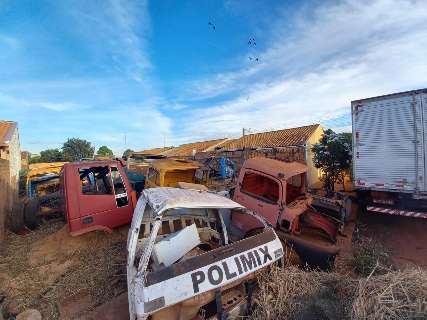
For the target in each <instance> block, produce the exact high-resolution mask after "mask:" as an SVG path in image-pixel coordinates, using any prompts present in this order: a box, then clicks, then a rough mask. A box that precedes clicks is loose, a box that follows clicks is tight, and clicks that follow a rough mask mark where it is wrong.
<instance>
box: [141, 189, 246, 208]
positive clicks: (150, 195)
mask: <svg viewBox="0 0 427 320" xmlns="http://www.w3.org/2000/svg"><path fill="white" fill-rule="evenodd" d="M143 193H144V197H145V198H146V199H147V202H148V204H149V205H150V207H152V208H153V209H154V211H155V212H156V214H157V215H161V214H162V212H164V211H165V210H167V209H170V208H194V209H196V208H224V209H234V208H244V207H243V206H242V205H240V204H238V203H237V202H234V201H233V200H231V199H228V198H225V197H223V196H220V195H218V194H215V193H212V192H209V191H201V190H192V189H178V188H169V187H160V188H152V189H145V190H144V191H143Z"/></svg>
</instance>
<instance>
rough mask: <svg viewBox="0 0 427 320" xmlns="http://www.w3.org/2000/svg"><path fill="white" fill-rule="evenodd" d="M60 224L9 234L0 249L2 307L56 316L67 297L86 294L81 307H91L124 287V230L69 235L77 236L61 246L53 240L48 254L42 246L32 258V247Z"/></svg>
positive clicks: (50, 235) (61, 225) (46, 237)
mask: <svg viewBox="0 0 427 320" xmlns="http://www.w3.org/2000/svg"><path fill="white" fill-rule="evenodd" d="M63 225H64V224H63V223H61V222H56V223H49V224H46V225H42V226H41V228H40V229H38V230H37V231H36V232H30V233H29V234H26V235H16V234H9V235H8V241H7V244H6V247H5V248H4V250H3V251H2V252H1V253H0V261H1V262H0V295H3V296H4V297H5V298H4V301H3V304H2V305H3V307H6V309H13V310H16V311H23V310H25V309H27V308H36V309H38V310H40V311H41V312H42V314H43V319H58V318H59V308H58V305H59V304H60V303H61V302H63V301H67V300H68V299H69V298H72V297H79V296H87V297H89V298H88V299H89V303H87V305H86V308H88V309H91V308H94V307H95V306H97V305H99V304H102V303H103V302H105V301H108V300H110V299H111V298H112V297H114V296H116V295H118V294H120V293H122V292H123V291H125V290H126V248H125V246H126V233H125V232H117V231H114V232H113V234H111V235H108V234H104V233H101V232H95V233H92V234H90V235H88V237H86V238H85V236H81V237H78V238H72V240H73V241H78V243H77V245H75V247H71V248H64V250H62V248H63V246H62V244H61V245H58V247H57V251H55V253H54V254H53V256H52V257H49V255H48V254H47V253H46V250H48V249H49V248H50V247H46V248H44V249H45V251H43V250H42V251H40V252H39V256H38V257H37V259H34V248H35V247H42V249H43V245H44V244H45V243H44V242H46V243H47V242H49V241H50V242H52V241H51V240H49V238H50V237H52V236H54V235H55V234H60V233H61V228H62V227H63ZM74 239H75V240H74ZM54 240H56V239H54ZM66 240H69V239H66ZM68 242H70V241H64V243H65V244H66V243H68ZM67 249H68V250H67ZM71 249H72V250H71Z"/></svg>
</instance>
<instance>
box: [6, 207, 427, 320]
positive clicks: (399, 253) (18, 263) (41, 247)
mask: <svg viewBox="0 0 427 320" xmlns="http://www.w3.org/2000/svg"><path fill="white" fill-rule="evenodd" d="M357 211H358V210H357V209H356V212H357ZM127 232H128V226H124V227H122V228H119V229H117V230H114V231H113V233H112V234H106V233H103V232H92V233H89V234H86V235H83V236H79V237H71V236H70V235H69V234H68V231H67V228H66V226H65V225H64V223H63V222H59V221H58V222H53V223H48V224H45V225H43V226H41V227H40V228H39V229H38V230H36V231H29V232H27V233H25V234H22V235H17V234H9V235H8V240H7V242H6V246H5V248H4V249H3V250H2V251H1V252H0V312H1V311H2V312H3V315H4V316H5V319H14V317H13V316H15V315H16V314H17V313H19V312H22V311H23V310H25V309H28V308H35V309H38V310H40V311H41V313H42V315H43V319H87V320H89V319H90V320H92V319H100V320H102V319H105V320H112V319H116V320H120V319H128V303H127V292H126V238H127ZM361 237H362V238H372V239H373V241H375V242H377V243H380V244H381V245H382V246H383V247H384V248H385V250H386V251H387V252H388V253H389V256H390V258H391V260H392V262H393V264H394V265H395V266H396V267H397V268H399V269H404V268H408V267H412V266H419V267H423V268H426V267H427V221H426V220H422V219H413V218H405V217H396V216H387V215H378V214H358V216H357V219H354V220H352V221H350V222H349V223H347V225H346V227H345V229H344V234H343V235H342V236H340V237H339V240H338V243H339V245H340V247H341V251H340V255H339V256H338V258H337V260H336V269H335V271H336V272H335V274H340V275H345V276H346V277H347V278H346V279H355V280H356V281H357V279H358V275H357V274H356V273H355V272H354V264H353V263H354V260H353V258H354V257H353V253H354V245H355V238H361ZM356 241H357V239H356ZM301 276H303V275H301ZM326 289H328V288H326ZM326 289H325V290H326ZM322 290H323V289H322ZM328 290H329V289H328ZM319 292H320V293H321V294H320V296H319V297H320V298H319V297H318V296H317V295H316V299H315V300H316V301H314V300H313V301H312V303H311V305H310V306H312V307H313V308H314V309H316V308H317V307H316V308H315V306H316V305H317V303H318V302H319V301H323V300H322V299H323V298H322V297H326V296H329V295H330V292H329V291H327V290H326V291H325V292H323V291H319ZM304 299H305V298H304ZM319 299H320V300H319ZM310 301H311V300H310ZM310 301H308V302H310ZM334 301H335V300H334ZM308 302H307V303H308ZM301 303H302V302H301ZM334 303H335V302H334ZM335 307H336V306H335V304H332V305H331V306H330V308H331V310H332V309H334V310H335ZM310 308H311V307H310ZM328 308H329V307H328ZM340 308H341V307H340ZM314 309H313V310H314ZM310 310H311V309H310ZM316 310H317V309H316ZM328 310H329V309H326V311H327V312H326V311H325V312H326V313H327V314H329V311H328ZM306 311H307V310H306ZM307 312H308V311H307ZM340 312H343V311H342V310H341V311H340ZM303 318H304V317H303ZM301 319H302V318H301ZM325 319H334V317H332V318H331V317H329V316H328V317H326V318H325Z"/></svg>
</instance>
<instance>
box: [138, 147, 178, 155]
mask: <svg viewBox="0 0 427 320" xmlns="http://www.w3.org/2000/svg"><path fill="white" fill-rule="evenodd" d="M170 149H173V147H164V148H154V149H147V150H142V151H136V152H133V154H134V155H152V156H154V155H159V154H161V153H162V152H165V151H167V150H170Z"/></svg>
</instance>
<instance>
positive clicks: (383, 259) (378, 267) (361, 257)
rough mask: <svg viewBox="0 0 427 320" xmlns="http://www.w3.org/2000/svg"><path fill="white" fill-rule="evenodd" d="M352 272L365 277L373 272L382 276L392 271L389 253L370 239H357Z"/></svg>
mask: <svg viewBox="0 0 427 320" xmlns="http://www.w3.org/2000/svg"><path fill="white" fill-rule="evenodd" d="M353 265H354V270H355V272H357V273H358V274H359V275H361V276H364V277H367V276H368V275H370V274H371V273H372V272H373V271H374V273H375V274H383V273H387V272H389V271H392V270H393V268H394V267H393V265H392V262H391V261H390V255H389V252H387V250H386V249H385V248H384V247H383V246H382V245H381V243H379V242H378V241H375V240H373V239H372V238H367V237H359V238H358V239H357V241H356V242H355V243H354V253H353Z"/></svg>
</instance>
